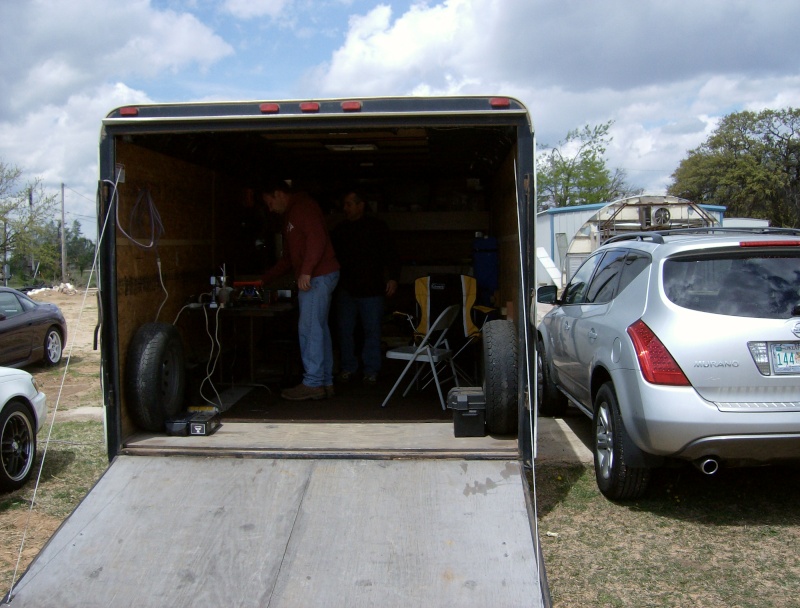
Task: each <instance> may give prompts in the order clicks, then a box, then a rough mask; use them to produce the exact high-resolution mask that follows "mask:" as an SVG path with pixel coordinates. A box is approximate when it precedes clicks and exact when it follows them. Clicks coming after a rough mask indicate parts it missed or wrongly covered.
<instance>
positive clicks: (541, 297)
mask: <svg viewBox="0 0 800 608" xmlns="http://www.w3.org/2000/svg"><path fill="white" fill-rule="evenodd" d="M557 300H558V287H556V286H555V285H543V286H542V287H540V288H539V289H537V290H536V301H537V302H538V303H539V304H555V303H556V301H557Z"/></svg>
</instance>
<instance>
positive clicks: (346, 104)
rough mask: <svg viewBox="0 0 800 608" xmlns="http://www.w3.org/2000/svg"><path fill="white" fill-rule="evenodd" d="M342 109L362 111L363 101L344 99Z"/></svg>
mask: <svg viewBox="0 0 800 608" xmlns="http://www.w3.org/2000/svg"><path fill="white" fill-rule="evenodd" d="M342 110H344V111H345V112H360V111H361V102H360V101H343V102H342Z"/></svg>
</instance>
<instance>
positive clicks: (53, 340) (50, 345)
mask: <svg viewBox="0 0 800 608" xmlns="http://www.w3.org/2000/svg"><path fill="white" fill-rule="evenodd" d="M47 358H48V359H49V360H50V362H51V363H55V362H56V361H59V360H60V359H61V336H59V335H58V332H57V331H51V332H50V333H49V334H47Z"/></svg>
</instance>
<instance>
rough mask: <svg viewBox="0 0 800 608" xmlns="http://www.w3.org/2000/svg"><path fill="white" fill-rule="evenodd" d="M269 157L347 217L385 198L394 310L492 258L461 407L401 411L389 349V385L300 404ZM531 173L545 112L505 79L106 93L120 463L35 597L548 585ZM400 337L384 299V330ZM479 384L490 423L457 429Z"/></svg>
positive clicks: (116, 598)
mask: <svg viewBox="0 0 800 608" xmlns="http://www.w3.org/2000/svg"><path fill="white" fill-rule="evenodd" d="M267 177H269V178H279V179H283V180H287V181H290V182H291V184H292V186H293V187H294V188H295V189H299V190H304V191H307V192H309V193H310V194H311V195H312V196H313V197H314V198H315V199H316V200H317V201H318V202H319V204H320V206H321V207H322V209H323V211H324V213H325V216H326V221H327V222H328V224H329V227H333V226H334V225H335V224H336V222H338V221H341V219H342V214H341V211H340V210H339V209H338V208H337V204H336V201H337V197H338V196H339V195H340V194H341V193H342V192H343V191H344V190H346V189H348V188H351V187H353V186H355V187H357V188H358V189H359V190H360V191H361V192H363V193H365V198H366V200H367V201H368V203H369V206H370V209H371V212H372V213H373V214H375V215H376V216H377V217H379V218H381V219H382V220H384V221H385V222H386V223H387V224H388V226H389V228H390V229H391V232H392V234H393V235H394V238H395V241H396V248H397V254H398V256H399V259H400V261H401V263H402V272H401V280H400V288H399V289H398V295H397V296H396V297H395V299H394V300H392V301H391V302H390V305H391V306H392V307H394V308H397V309H400V310H406V311H409V310H411V309H413V308H414V306H415V304H416V302H415V295H414V282H415V280H416V279H417V278H419V277H423V276H428V275H436V274H443V273H448V274H458V275H471V274H474V272H475V270H476V268H477V267H480V271H481V273H483V272H484V271H485V269H486V267H487V265H488V266H489V267H491V268H494V273H493V275H492V273H491V272H490V273H489V275H490V278H489V279H481V281H482V284H480V285H479V288H481V289H482V294H483V295H484V297H486V298H487V301H486V304H487V305H488V307H490V308H493V309H494V310H495V312H494V315H495V317H496V318H495V319H494V320H491V321H489V322H488V323H487V324H486V325H484V326H483V331H482V336H481V340H479V341H478V346H477V348H476V349H473V353H472V359H468V360H467V361H468V363H467V367H470V368H471V369H470V372H471V373H465V374H464V377H470V378H471V379H472V383H471V384H473V385H474V386H469V387H467V388H464V387H463V384H464V381H463V379H462V382H461V383H460V384H461V385H462V387H461V388H458V387H454V388H453V391H452V393H451V394H450V396H449V399H450V401H451V403H452V404H455V405H454V407H455V409H453V410H450V409H447V410H442V409H441V407H440V406H439V402H438V398H436V397H435V396H434V397H431V394H435V391H431V389H430V387H429V388H428V389H426V390H422V391H416V390H414V391H412V392H411V393H410V395H409V396H408V397H405V398H393V399H392V400H390V402H389V403H388V405H387V407H381V403H382V401H383V399H384V397H385V396H386V394H387V393H388V391H389V388H390V387H391V386H392V383H393V381H394V377H392V375H396V370H394V369H393V368H391V367H389V366H388V365H387V366H386V368H385V372H384V375H385V378H383V379H382V381H381V382H379V383H378V384H377V385H374V386H373V385H365V386H359V385H354V386H347V387H344V388H342V389H341V390H337V394H336V396H335V397H333V398H331V399H326V400H324V401H315V402H310V403H307V402H302V403H294V402H285V401H283V400H281V399H280V397H279V396H278V391H279V387H280V385H281V384H285V383H286V382H289V381H290V380H291V379H292V377H293V376H296V373H297V366H298V358H297V347H296V328H295V320H294V318H293V317H292V314H293V310H294V306H293V301H294V300H293V296H294V293H295V292H294V290H295V289H296V288H295V286H293V285H292V283H291V281H288V282H286V283H285V284H275V285H267V286H263V287H262V286H261V285H260V284H259V282H258V278H259V276H260V275H261V273H262V272H263V270H264V269H265V268H266V267H267V266H269V265H270V264H271V263H273V262H274V261H275V259H276V257H277V256H278V255H279V254H280V249H281V242H280V238H279V236H280V231H279V225H278V224H277V223H276V221H275V218H272V217H270V216H269V215H268V214H266V213H265V209H264V207H263V205H262V204H261V198H260V192H259V187H260V184H262V183H263V180H264V179H265V178H267ZM534 181H535V180H534V135H533V126H532V124H531V122H530V118H529V115H528V111H527V109H526V108H525V107H524V106H523V105H522V104H521V103H519V102H518V101H516V100H514V99H511V98H507V97H458V98H455V97H450V98H425V97H413V98H410V97H409V98H380V99H338V100H323V101H313V100H308V101H303V100H295V101H274V102H273V101H269V102H263V101H256V102H227V103H197V104H185V103H184V104H168V105H167V104H156V105H141V106H129V107H121V108H118V109H116V110H114V111H113V112H111V113H110V114H109V115H108V117H107V118H106V119H105V120H104V121H103V127H102V133H101V141H100V186H99V196H98V212H99V214H98V215H99V218H100V227H99V228H100V235H101V237H100V256H99V257H100V273H99V277H100V279H99V283H100V286H99V294H100V303H101V326H100V332H99V338H100V347H101V360H102V380H103V387H104V405H105V414H106V430H107V443H108V455H109V459H110V462H111V464H110V467H109V469H108V470H107V471H106V473H105V474H104V475H103V477H102V478H101V479H100V481H99V482H98V484H97V485H96V486H95V487H94V488H93V489H92V490H91V491H90V492H89V494H88V496H87V497H86V498H85V499H84V501H83V502H82V503H81V504H80V505H79V507H78V508H77V509H76V511H75V512H74V513H73V514H72V515H71V516H70V517H68V518H67V520H66V521H65V522H64V524H63V525H62V527H61V528H60V529H59V531H58V532H57V533H56V534H55V535H54V537H53V538H52V539H51V540H50V542H49V543H48V544H47V545H46V546H45V548H44V549H43V550H42V552H41V553H40V555H39V556H38V557H37V558H36V560H34V562H33V563H32V565H31V566H30V568H29V569H28V571H27V572H26V573H25V574H24V576H23V577H22V578H21V579H20V581H19V583H18V584H17V585H16V586H15V587H14V589H13V590H12V592H11V594H10V595H11V599H12V600H13V603H14V605H16V606H49V605H53V606H55V605H58V606H100V605H114V606H137V607H139V606H162V605H172V606H183V605H185V606H190V605H196V604H198V603H208V602H214V603H215V604H218V605H230V606H263V605H270V606H315V605H325V606H360V605H381V606H392V605H397V606H399V605H403V606H408V605H418V606H444V605H458V606H486V605H493V606H522V605H530V606H543V605H549V593H548V590H547V584H546V577H545V574H544V567H543V564H542V561H541V553H540V550H539V543H538V535H537V531H536V519H535V509H534V506H533V505H532V504H531V493H530V488H529V481H528V479H529V477H530V475H531V474H532V469H533V459H532V453H531V452H532V436H533V432H532V429H533V422H532V418H531V408H530V406H529V401H530V400H529V398H528V395H529V392H533V391H534V389H535V386H534V382H535V377H532V376H531V372H532V370H535V365H533V364H532V363H531V362H532V361H535V353H534V352H533V346H532V342H531V340H530V335H531V329H530V327H529V325H528V323H527V322H526V315H525V310H526V308H527V304H528V302H527V299H528V298H527V294H528V290H529V280H530V279H531V278H532V273H533V268H534V257H533V252H534V251H535V247H534V221H535V214H534V201H535V196H534ZM487 254H488V257H487ZM404 331H405V330H404V328H402V327H398V326H395V325H393V324H392V322H391V321H390V320H388V319H387V323H386V325H385V335H384V339H385V341H386V342H387V343H388V346H387V348H388V347H390V346H391V344H392V343H398V342H401V341H403V340H408V339H409V337H408V335H406V334H404ZM406 333H407V332H406ZM473 397H477V399H475V400H474V401H473ZM465 403H466V404H467V405H466V408H467V410H468V409H469V408H470V407H476V408H479V409H480V410H481V411H480V414H481V415H482V416H483V417H484V418H483V419H484V420H485V423H484V422H483V420H481V422H479V423H476V420H477V419H470V420H469V424H468V425H462V426H461V427H460V428H461V432H459V427H458V425H457V424H454V417H458V416H464V415H467V414H465V411H464V409H459V408H462V406H463V404H465ZM458 404H462V405H458ZM470 404H471V405H470ZM475 404H480V405H475ZM176 412H177V413H176ZM187 421H189V422H187ZM458 421H459V420H458V419H456V420H455V422H456V423H457V422H458ZM464 429H468V431H466V432H465V431H464ZM465 435H466V436H465Z"/></svg>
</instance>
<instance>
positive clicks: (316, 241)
mask: <svg viewBox="0 0 800 608" xmlns="http://www.w3.org/2000/svg"><path fill="white" fill-rule="evenodd" d="M262 196H263V199H264V202H265V203H266V205H267V207H268V208H269V210H270V211H271V212H273V213H277V214H279V215H282V216H283V255H282V256H281V259H280V260H278V262H277V263H276V264H275V265H274V266H273V267H272V268H270V269H269V270H267V271H266V272H265V273H264V276H263V277H262V282H263V283H265V284H267V283H269V282H270V281H273V280H275V279H277V278H278V277H280V276H282V275H284V274H287V273H288V272H293V273H294V275H295V279H296V280H297V289H298V294H297V296H298V298H297V299H298V304H299V307H300V320H299V323H298V335H299V337H300V355H301V357H302V359H303V369H304V374H303V381H302V382H301V383H300V384H298V385H297V386H295V387H293V388H288V389H285V390H284V391H283V392H281V397H283V398H284V399H291V400H293V401H302V400H305V399H324V398H325V397H326V396H329V395H330V396H332V395H333V346H332V343H331V332H330V328H329V327H328V312H329V310H330V305H331V296H332V294H333V290H334V288H335V287H336V283H338V281H339V262H338V261H337V260H336V254H335V253H334V251H333V246H332V245H331V240H330V237H329V236H328V229H327V227H326V225H325V217H324V216H323V214H322V210H321V209H320V208H319V205H318V204H317V203H316V202H315V201H314V199H312V198H311V197H310V196H309V195H308V194H306V193H303V192H294V191H293V190H292V188H291V187H290V186H288V185H287V184H286V182H283V181H276V182H274V183H270V184H268V185H267V186H266V187H265V189H264V191H263V193H262Z"/></svg>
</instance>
